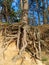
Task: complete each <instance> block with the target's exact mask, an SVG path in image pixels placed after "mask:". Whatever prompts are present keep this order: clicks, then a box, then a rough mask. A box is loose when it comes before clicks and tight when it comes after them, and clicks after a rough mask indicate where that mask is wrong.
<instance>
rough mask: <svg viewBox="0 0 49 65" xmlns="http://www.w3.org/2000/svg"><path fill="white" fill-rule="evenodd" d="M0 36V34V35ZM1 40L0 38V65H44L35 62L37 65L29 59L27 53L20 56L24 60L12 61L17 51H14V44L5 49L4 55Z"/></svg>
mask: <svg viewBox="0 0 49 65" xmlns="http://www.w3.org/2000/svg"><path fill="white" fill-rule="evenodd" d="M0 35H1V34H0ZM2 40H3V37H2V36H0V65H44V64H42V62H41V61H39V60H37V59H36V61H37V63H36V62H35V60H34V59H33V58H32V59H30V55H29V54H28V53H27V52H24V53H23V54H22V56H23V57H24V56H25V58H23V59H22V58H19V59H18V60H16V61H13V60H12V58H13V57H15V56H17V54H18V50H17V49H16V45H15V42H12V43H11V44H10V45H9V47H8V48H7V50H6V51H5V52H4V54H2V53H1V52H2V50H3V49H2V48H1V46H2Z"/></svg>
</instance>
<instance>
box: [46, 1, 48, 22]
mask: <svg viewBox="0 0 49 65" xmlns="http://www.w3.org/2000/svg"><path fill="white" fill-rule="evenodd" d="M46 4H47V12H46V13H47V23H48V22H49V20H48V18H49V13H48V0H46Z"/></svg>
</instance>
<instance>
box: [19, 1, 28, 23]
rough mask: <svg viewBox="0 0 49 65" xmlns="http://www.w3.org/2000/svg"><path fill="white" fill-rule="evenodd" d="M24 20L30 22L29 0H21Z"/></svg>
mask: <svg viewBox="0 0 49 65" xmlns="http://www.w3.org/2000/svg"><path fill="white" fill-rule="evenodd" d="M20 2H21V9H22V11H23V13H22V21H23V22H25V23H28V0H21V1H20Z"/></svg>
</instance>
